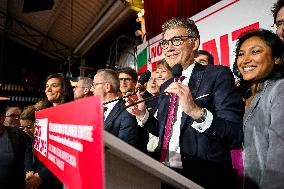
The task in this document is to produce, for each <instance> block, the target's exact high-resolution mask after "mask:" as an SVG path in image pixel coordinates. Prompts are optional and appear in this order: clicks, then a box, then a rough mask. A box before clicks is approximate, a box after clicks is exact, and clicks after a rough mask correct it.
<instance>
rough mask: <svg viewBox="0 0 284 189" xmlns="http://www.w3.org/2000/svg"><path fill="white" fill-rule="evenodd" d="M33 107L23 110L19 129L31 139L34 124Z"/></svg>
mask: <svg viewBox="0 0 284 189" xmlns="http://www.w3.org/2000/svg"><path fill="white" fill-rule="evenodd" d="M36 110H37V109H36V108H35V106H28V107H26V108H25V109H24V111H23V112H22V114H21V115H20V123H21V126H20V129H22V130H23V131H24V132H25V133H26V134H27V135H29V136H30V137H33V134H34V123H35V111H36Z"/></svg>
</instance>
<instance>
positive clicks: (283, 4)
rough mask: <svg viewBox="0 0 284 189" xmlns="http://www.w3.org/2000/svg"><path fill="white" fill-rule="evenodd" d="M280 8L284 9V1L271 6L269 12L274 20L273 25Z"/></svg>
mask: <svg viewBox="0 0 284 189" xmlns="http://www.w3.org/2000/svg"><path fill="white" fill-rule="evenodd" d="M282 7H284V0H278V1H277V2H276V3H274V4H273V6H272V8H271V12H272V15H273V18H274V23H275V22H276V17H277V14H278V12H279V11H280V9H281V8H282Z"/></svg>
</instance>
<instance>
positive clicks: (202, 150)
mask: <svg viewBox="0 0 284 189" xmlns="http://www.w3.org/2000/svg"><path fill="white" fill-rule="evenodd" d="M172 82H173V79H171V80H168V81H166V82H165V83H164V84H163V85H162V86H161V90H160V91H164V90H165V89H166V88H167V87H168V86H169V85H170V83H172ZM234 85H235V83H234V77H233V74H232V72H231V71H230V69H229V68H228V67H223V66H214V65H208V66H203V65H200V64H198V63H196V65H195V67H194V69H193V71H192V75H191V78H190V80H189V84H188V86H189V88H190V90H191V94H192V97H193V99H196V98H197V99H196V100H195V103H196V104H197V105H198V106H199V107H201V108H206V109H208V110H209V111H210V112H211V113H212V114H213V121H212V124H211V126H210V128H208V129H207V130H206V131H205V132H203V133H201V132H199V131H197V130H196V129H194V128H192V127H191V125H192V123H193V119H192V118H191V117H190V116H188V115H186V114H185V113H183V115H182V120H181V127H180V128H181V134H180V152H181V156H182V163H183V169H184V171H185V172H184V175H185V176H186V177H188V178H190V179H191V180H193V181H194V182H196V183H198V184H200V185H201V186H203V187H206V188H228V184H229V183H230V179H231V178H229V176H230V177H231V175H230V172H231V170H232V163H231V156H230V148H231V147H234V146H238V145H240V144H241V142H242V139H243V135H242V134H243V132H242V117H243V106H242V105H243V103H242V99H241V97H240V96H239V95H238V94H237V93H236V91H235V89H234ZM203 95H206V96H204V97H201V96H203ZM198 97H201V98H198ZM169 103H170V96H166V95H164V96H161V97H160V98H159V101H158V121H156V119H155V118H154V117H153V116H150V117H149V119H148V120H147V122H146V124H145V127H146V128H147V129H148V130H149V131H150V132H151V133H152V134H154V135H156V136H159V138H160V141H159V145H158V151H160V150H161V147H162V141H163V135H164V129H165V128H164V127H165V125H166V121H167V117H168V116H167V115H168V107H169ZM153 123H155V124H153ZM226 182H228V183H226ZM229 187H230V186H229Z"/></svg>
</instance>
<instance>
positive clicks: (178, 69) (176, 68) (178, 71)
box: [123, 64, 183, 110]
mask: <svg viewBox="0 0 284 189" xmlns="http://www.w3.org/2000/svg"><path fill="white" fill-rule="evenodd" d="M182 70H183V69H182V66H181V65H180V64H175V65H174V66H173V68H172V74H173V76H174V81H175V82H177V81H178V79H179V77H180V76H181V75H182ZM146 71H148V73H145V72H146ZM146 71H145V72H143V74H144V73H145V75H144V76H145V77H146V74H150V76H151V72H150V71H149V70H146ZM143 74H142V75H143ZM142 75H141V77H140V79H141V78H142ZM148 77H149V76H148ZM149 79H150V77H149ZM149 79H148V80H149ZM167 94H168V93H166V92H162V93H159V94H157V95H156V96H150V97H148V98H145V99H143V100H139V101H137V102H134V103H133V104H129V105H127V106H125V107H124V108H123V110H126V109H127V108H129V107H131V106H135V105H137V104H140V103H142V102H145V101H149V100H153V99H155V98H157V97H160V96H162V95H167Z"/></svg>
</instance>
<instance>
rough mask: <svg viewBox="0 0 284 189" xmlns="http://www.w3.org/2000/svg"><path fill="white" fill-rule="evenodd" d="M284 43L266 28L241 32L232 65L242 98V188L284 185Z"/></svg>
mask: <svg viewBox="0 0 284 189" xmlns="http://www.w3.org/2000/svg"><path fill="white" fill-rule="evenodd" d="M283 50H284V47H283V44H282V41H281V40H280V39H279V37H278V36H276V35H275V34H274V33H272V32H270V31H268V30H262V29H260V30H254V31H250V32H247V33H245V34H243V35H242V36H241V37H240V38H239V41H238V42H237V47H236V57H235V63H234V66H233V69H234V73H235V75H236V76H237V77H238V78H239V86H238V88H239V90H240V92H241V95H242V96H243V98H244V99H245V102H246V107H245V110H246V111H245V115H244V119H243V129H244V142H243V158H244V168H245V169H244V173H245V175H244V176H245V179H244V182H245V183H244V186H245V188H269V189H273V188H275V189H276V188H284V182H283V180H284V171H283V170H284V160H283V157H284V138H283V136H284V127H283V123H284V112H283V107H284V79H283V74H284V67H283V59H282V57H283Z"/></svg>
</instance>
